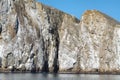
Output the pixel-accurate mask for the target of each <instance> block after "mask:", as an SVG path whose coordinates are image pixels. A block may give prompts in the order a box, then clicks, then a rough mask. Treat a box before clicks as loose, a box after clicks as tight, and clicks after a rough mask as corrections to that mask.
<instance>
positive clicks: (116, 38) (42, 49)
mask: <svg viewBox="0 0 120 80" xmlns="http://www.w3.org/2000/svg"><path fill="white" fill-rule="evenodd" d="M119 48H120V23H119V22H117V21H115V20H114V19H112V18H110V17H109V16H107V15H105V14H103V13H101V12H99V11H96V10H88V11H86V12H85V13H84V14H83V16H82V18H81V20H78V19H76V18H75V17H73V16H70V15H68V14H66V13H64V12H62V11H59V10H57V9H54V8H51V7H48V6H45V5H43V4H41V3H38V2H35V0H0V70H1V71H3V72H4V70H8V71H9V70H11V71H31V72H35V71H43V72H58V71H59V72H71V73H72V72H103V73H104V72H111V73H112V72H120V49H119Z"/></svg>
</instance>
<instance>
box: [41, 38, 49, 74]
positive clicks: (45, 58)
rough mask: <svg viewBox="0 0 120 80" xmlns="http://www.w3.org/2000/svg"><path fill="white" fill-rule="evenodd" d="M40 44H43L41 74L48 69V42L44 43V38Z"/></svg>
mask: <svg viewBox="0 0 120 80" xmlns="http://www.w3.org/2000/svg"><path fill="white" fill-rule="evenodd" d="M42 42H43V48H42V50H43V61H44V62H43V66H42V72H49V68H48V52H47V46H48V45H47V43H48V41H46V42H45V41H44V38H43V37H42Z"/></svg>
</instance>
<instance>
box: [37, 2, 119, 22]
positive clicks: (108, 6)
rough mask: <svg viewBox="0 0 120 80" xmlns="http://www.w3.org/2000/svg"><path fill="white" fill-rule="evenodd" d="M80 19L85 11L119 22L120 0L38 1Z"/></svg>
mask: <svg viewBox="0 0 120 80" xmlns="http://www.w3.org/2000/svg"><path fill="white" fill-rule="evenodd" d="M38 1H39V2H42V3H43V4H46V5H49V6H52V7H54V8H57V9H59V10H62V11H64V12H66V13H69V14H71V15H73V16H76V17H77V18H78V19H80V17H81V15H82V14H83V13H84V11H86V10H93V9H95V10H99V11H101V12H103V13H105V14H107V15H109V16H111V17H113V18H114V19H116V20H118V21H120V0H38Z"/></svg>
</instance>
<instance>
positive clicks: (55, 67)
mask: <svg viewBox="0 0 120 80" xmlns="http://www.w3.org/2000/svg"><path fill="white" fill-rule="evenodd" d="M58 51H59V34H58V30H57V31H56V52H55V58H54V62H53V67H54V69H53V71H54V72H55V73H57V72H58V70H59V61H58Z"/></svg>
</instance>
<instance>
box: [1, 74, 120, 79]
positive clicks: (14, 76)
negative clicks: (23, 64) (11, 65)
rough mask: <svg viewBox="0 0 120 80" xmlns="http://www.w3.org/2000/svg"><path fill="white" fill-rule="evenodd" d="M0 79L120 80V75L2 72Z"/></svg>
mask: <svg viewBox="0 0 120 80" xmlns="http://www.w3.org/2000/svg"><path fill="white" fill-rule="evenodd" d="M0 80H120V75H98V74H48V73H35V74H32V73H0Z"/></svg>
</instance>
